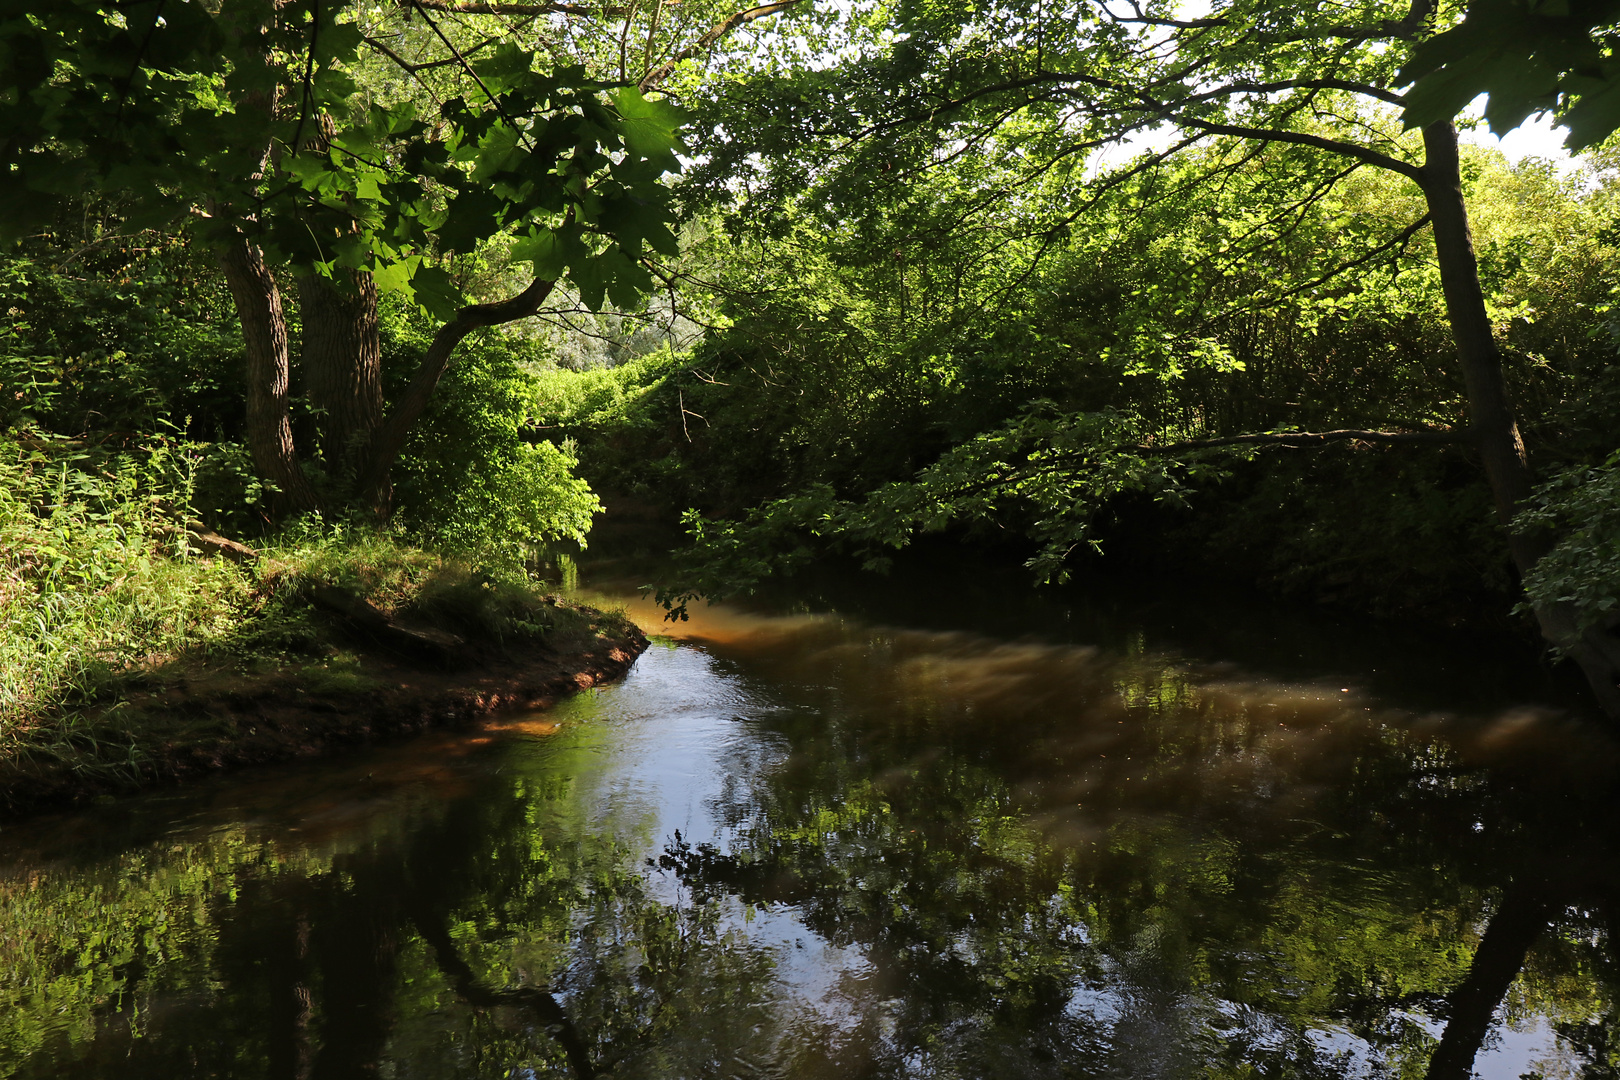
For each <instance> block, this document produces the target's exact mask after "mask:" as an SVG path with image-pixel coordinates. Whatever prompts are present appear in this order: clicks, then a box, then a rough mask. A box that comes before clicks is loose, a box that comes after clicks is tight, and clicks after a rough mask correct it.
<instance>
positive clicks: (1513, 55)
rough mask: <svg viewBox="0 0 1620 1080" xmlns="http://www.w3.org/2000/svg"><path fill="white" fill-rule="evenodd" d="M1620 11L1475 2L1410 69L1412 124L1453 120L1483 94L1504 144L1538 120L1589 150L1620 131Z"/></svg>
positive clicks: (1404, 72) (1585, 5) (1417, 53)
mask: <svg viewBox="0 0 1620 1080" xmlns="http://www.w3.org/2000/svg"><path fill="white" fill-rule="evenodd" d="M1617 44H1620V5H1617V4H1615V3H1613V2H1612V0H1575V2H1573V3H1564V4H1540V5H1529V4H1521V3H1515V2H1514V0H1472V2H1471V3H1469V4H1468V11H1467V14H1466V15H1465V16H1464V18H1463V20H1462V22H1461V23H1459V24H1457V25H1456V26H1453V27H1451V28H1450V29H1447V30H1446V31H1445V32H1444V33H1441V34H1437V35H1435V36H1434V37H1431V38H1429V39H1428V40H1426V41H1423V42H1421V43H1420V44H1419V45H1418V47H1417V48H1416V49H1415V50H1413V53H1412V57H1411V59H1410V60H1409V61H1407V63H1406V66H1405V67H1403V68H1402V69H1401V76H1400V77H1401V78H1402V80H1403V81H1407V82H1411V83H1413V86H1412V89H1411V91H1410V93H1409V94H1408V96H1407V103H1406V110H1405V116H1406V120H1407V122H1408V123H1409V124H1412V125H1413V126H1422V125H1424V124H1430V123H1434V122H1435V121H1437V120H1446V119H1449V118H1450V117H1452V116H1454V115H1456V114H1457V113H1459V112H1461V111H1462V109H1463V108H1464V107H1465V106H1467V105H1468V103H1469V102H1471V101H1473V100H1474V99H1475V98H1476V97H1478V96H1479V95H1481V94H1488V95H1489V100H1488V101H1487V103H1486V106H1485V119H1486V120H1487V121H1489V122H1490V125H1491V130H1493V131H1495V132H1496V133H1497V134H1499V135H1505V134H1506V133H1507V132H1508V131H1510V130H1512V129H1513V128H1516V127H1518V126H1519V124H1521V123H1523V122H1524V119H1525V117H1527V116H1529V115H1530V114H1531V113H1533V112H1537V113H1539V112H1548V111H1550V112H1552V113H1553V115H1554V117H1555V119H1556V120H1557V121H1558V122H1559V123H1560V124H1561V125H1563V126H1565V127H1568V128H1569V137H1568V138H1567V139H1565V145H1567V146H1568V147H1569V148H1570V149H1571V150H1584V149H1586V148H1587V147H1589V146H1592V145H1594V144H1596V143H1599V142H1602V141H1603V140H1604V139H1606V138H1607V137H1608V136H1609V135H1611V134H1612V133H1613V132H1614V131H1615V130H1616V129H1617V128H1620V57H1617V55H1616V46H1617Z"/></svg>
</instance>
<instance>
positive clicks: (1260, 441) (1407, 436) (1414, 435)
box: [1122, 428, 1475, 454]
mask: <svg viewBox="0 0 1620 1080" xmlns="http://www.w3.org/2000/svg"><path fill="white" fill-rule="evenodd" d="M1474 438H1475V436H1474V433H1473V432H1472V431H1470V430H1469V429H1467V428H1419V429H1417V430H1415V431H1361V430H1358V429H1354V428H1349V429H1342V430H1338V431H1266V432H1260V433H1258V434H1253V435H1228V436H1225V437H1224V438H1219V439H1191V440H1189V441H1187V442H1178V443H1165V444H1164V445H1163V446H1127V447H1122V449H1126V450H1134V451H1136V452H1137V453H1141V454H1171V453H1179V452H1180V451H1183V450H1208V449H1211V448H1213V447H1218V446H1251V445H1280V446H1322V445H1324V444H1326V443H1330V442H1374V443H1429V444H1435V443H1471V442H1473V441H1474Z"/></svg>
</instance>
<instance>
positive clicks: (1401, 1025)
mask: <svg viewBox="0 0 1620 1080" xmlns="http://www.w3.org/2000/svg"><path fill="white" fill-rule="evenodd" d="M604 580H605V579H604ZM592 595H595V596H597V597H598V598H605V599H606V600H608V601H609V602H618V603H624V604H626V605H627V606H628V607H629V608H630V609H631V613H632V615H634V616H635V617H636V618H637V619H638V621H641V622H642V623H643V625H644V626H645V627H646V628H647V629H648V630H649V631H650V632H653V633H655V634H659V635H662V636H659V637H657V638H656V639H655V641H654V644H653V646H652V647H651V648H650V649H649V650H648V652H647V653H646V654H645V655H643V656H642V657H641V659H640V660H639V661H638V662H637V663H636V665H635V667H634V668H633V669H632V670H631V672H630V674H629V675H628V676H627V677H626V678H625V679H624V680H623V681H621V682H619V683H617V684H615V685H611V686H607V687H602V688H599V689H597V690H594V691H590V692H588V693H585V694H582V695H579V696H577V697H575V698H572V699H570V700H567V701H564V702H563V703H561V704H559V705H558V706H557V707H555V708H553V709H551V710H549V711H547V712H544V713H538V714H533V715H524V716H515V717H507V718H503V719H501V720H499V721H497V722H494V723H491V724H489V725H487V726H485V727H483V728H480V729H478V730H476V731H471V732H468V731H460V732H441V733H435V734H430V735H426V736H423V737H420V738H417V739H414V740H411V741H409V742H405V743H400V744H395V745H390V746H383V747H377V748H372V749H368V750H364V751H358V752H355V753H353V754H350V755H347V756H345V757H342V758H337V759H332V760H328V761H324V762H319V763H313V764H300V765H295V766H287V767H278V768H273V769H264V770H257V771H252V772H247V773H239V774H235V775H231V776H225V777H219V778H216V779H212V780H210V781H207V782H204V783H201V784H198V785H195V786H192V787H189V788H186V789H181V790H176V791H162V792H155V793H151V794H148V795H144V796H140V797H137V798H132V799H129V800H124V801H120V802H118V803H115V804H111V805H106V806H98V807H94V808H91V809H89V810H87V811H84V812H80V813H75V814H71V815H59V816H54V817H48V818H41V819H36V820H33V821H28V822H24V823H20V824H15V825H10V826H7V827H6V828H5V829H4V830H0V1075H4V1076H8V1077H11V1076H15V1077H30V1078H32V1077H68V1076H72V1077H78V1076H86V1077H88V1076H96V1077H105V1076H118V1077H122V1078H147V1077H152V1078H156V1077H163V1078H175V1077H238V1076H240V1077H274V1078H280V1077H289V1078H290V1077H311V1078H321V1077H358V1076H377V1077H399V1078H405V1077H412V1078H418V1077H419V1078H424V1080H426V1078H433V1080H445V1078H451V1077H469V1078H470V1077H483V1078H507V1080H520V1078H521V1080H528V1078H539V1077H559V1078H560V1077H576V1078H577V1077H588V1076H594V1077H602V1078H605V1077H609V1076H612V1077H617V1078H620V1080H628V1078H649V1080H650V1078H676V1077H681V1078H684V1077H694V1078H695V1077H715V1078H722V1077H793V1078H833V1077H838V1078H846V1077H849V1078H856V1077H873V1078H878V1077H882V1078H889V1077H894V1078H899V1077H908V1078H909V1077H951V1078H958V1077H959V1078H963V1080H967V1078H1003V1077H1005V1078H1044V1077H1054V1078H1056V1077H1118V1078H1121V1080H1125V1078H1130V1080H1150V1078H1166V1080H1181V1078H1190V1077H1212V1078H1213V1077H1220V1078H1240V1077H1334V1078H1338V1077H1422V1076H1425V1075H1429V1076H1434V1077H1459V1078H1460V1077H1465V1076H1467V1075H1468V1069H1469V1067H1470V1063H1471V1064H1472V1067H1473V1069H1474V1070H1476V1071H1477V1073H1478V1075H1480V1076H1483V1077H1486V1078H1489V1080H1495V1078H1504V1080H1507V1078H1518V1077H1521V1076H1524V1077H1537V1078H1549V1080H1550V1078H1552V1077H1599V1076H1612V1075H1614V1074H1615V1069H1616V1066H1617V1064H1620V1023H1617V1010H1616V995H1617V990H1620V964H1617V961H1620V956H1617V955H1616V951H1615V948H1614V944H1613V942H1614V936H1615V928H1616V926H1617V922H1616V918H1617V914H1620V906H1617V902H1620V888H1617V884H1620V870H1617V867H1620V860H1617V859H1616V840H1617V837H1620V828H1617V824H1620V811H1617V810H1616V809H1615V804H1616V802H1617V800H1615V799H1614V798H1613V794H1614V787H1615V785H1614V783H1613V781H1612V780H1611V777H1613V776H1615V775H1617V772H1616V770H1617V755H1616V751H1615V748H1614V744H1613V743H1612V742H1611V741H1610V740H1609V739H1607V738H1606V737H1604V736H1603V735H1602V734H1601V733H1599V732H1598V731H1597V730H1596V729H1595V728H1594V726H1593V725H1591V724H1590V723H1589V722H1587V721H1584V720H1582V719H1581V717H1580V716H1579V715H1577V713H1578V709H1575V710H1572V709H1571V708H1570V706H1569V705H1568V703H1567V701H1564V700H1563V699H1562V698H1561V694H1562V693H1563V691H1561V690H1560V689H1559V688H1558V686H1557V685H1556V684H1552V683H1549V682H1548V681H1547V679H1546V678H1545V676H1544V675H1543V673H1541V672H1540V671H1539V669H1537V668H1536V667H1535V665H1534V664H1531V663H1529V662H1528V661H1526V660H1525V659H1524V658H1522V657H1520V656H1518V655H1517V654H1516V653H1514V652H1513V651H1512V650H1511V649H1506V648H1499V647H1497V646H1494V645H1491V644H1490V643H1481V642H1478V641H1474V640H1470V639H1464V638H1459V637H1451V636H1445V635H1438V634H1433V633H1429V632H1424V631H1417V630H1401V629H1397V628H1391V627H1381V626H1378V625H1377V624H1371V623H1366V624H1356V623H1346V622H1344V621H1343V620H1335V619H1333V618H1331V617H1329V616H1326V615H1323V614H1320V613H1309V612H1307V613H1299V612H1287V611H1281V610H1272V609H1267V608H1265V607H1264V606H1254V605H1248V606H1245V605H1244V604H1243V603H1240V602H1238V601H1230V602H1228V601H1223V600H1221V599H1219V598H1214V599H1212V598H1210V597H1207V596H1191V595H1182V594H1179V593H1178V592H1177V591H1176V590H1175V589H1173V588H1160V589H1159V590H1158V591H1157V592H1151V591H1150V592H1149V593H1143V592H1142V591H1141V590H1136V589H1130V588H1117V587H1116V588H1113V589H1092V590H1090V591H1088V590H1086V589H1071V590H1068V591H1052V592H1045V593H1032V592H1029V591H1028V590H1025V589H1023V588H1022V586H1021V585H1018V584H1009V583H1008V582H1006V581H1001V580H998V579H995V578H994V577H993V576H988V577H987V576H984V575H979V574H974V573H971V572H968V571H965V570H951V569H949V568H948V567H946V568H944V569H940V568H937V567H936V568H933V569H928V568H923V569H914V570H911V571H907V572H906V573H903V574H902V575H901V576H900V577H898V578H895V579H888V580H883V579H876V578H869V577H861V578H858V579H857V578H849V579H841V580H839V581H836V582H834V583H832V584H829V585H825V586H823V587H818V588H809V587H805V588H802V589H800V591H799V592H798V593H796V594H784V595H783V596H781V597H779V598H777V600H775V601H773V602H769V603H767V602H763V601H761V602H759V603H756V604H754V605H752V606H750V607H728V606H724V605H722V606H717V607H712V608H711V607H702V606H698V607H694V608H693V609H692V618H691V621H689V622H686V623H680V624H674V625H670V624H663V623H660V622H659V620H658V613H657V611H656V610H655V609H653V608H652V606H651V605H650V604H648V603H646V602H645V601H643V600H640V599H638V598H637V596H636V594H635V593H634V592H633V591H628V590H625V589H623V588H615V587H613V586H610V585H606V584H599V585H598V586H597V590H596V592H595V593H593V594H592Z"/></svg>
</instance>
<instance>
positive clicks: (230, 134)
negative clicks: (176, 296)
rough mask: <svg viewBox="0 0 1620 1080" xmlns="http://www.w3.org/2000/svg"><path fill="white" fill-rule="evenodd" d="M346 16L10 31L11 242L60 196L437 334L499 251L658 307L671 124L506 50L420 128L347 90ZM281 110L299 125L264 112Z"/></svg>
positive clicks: (195, 15)
mask: <svg viewBox="0 0 1620 1080" xmlns="http://www.w3.org/2000/svg"><path fill="white" fill-rule="evenodd" d="M351 7H352V5H351V4H350V3H348V2H347V0H321V2H318V3H314V4H311V5H307V6H304V5H301V6H299V7H297V8H296V9H288V10H285V11H280V10H278V9H277V6H276V5H272V4H270V3H268V2H267V0H231V2H228V3H225V4H223V5H221V6H220V7H219V8H218V9H217V10H215V9H212V8H210V7H208V6H206V5H203V4H185V5H182V7H181V9H180V10H178V11H176V12H166V11H165V10H164V8H165V5H163V4H161V3H157V2H155V0H154V2H151V3H137V4H133V5H130V6H129V7H128V9H127V10H124V11H117V12H109V11H107V10H105V9H104V6H103V5H100V4H96V3H92V2H90V0H69V2H64V3H61V4H53V5H51V7H50V9H49V10H48V11H46V12H42V13H21V12H19V13H14V14H10V15H7V16H5V17H4V18H3V19H0V40H4V41H5V42H6V44H7V48H6V49H5V51H4V52H3V53H0V55H3V56H4V57H5V61H4V66H3V67H0V85H3V86H6V87H10V88H11V89H10V90H9V91H8V97H7V99H6V100H5V102H4V114H3V115H4V116H5V117H6V129H7V130H8V131H9V132H11V133H12V134H11V135H10V136H9V137H8V138H7V140H6V142H5V143H4V148H3V157H4V161H5V163H6V165H7V171H6V172H5V174H4V180H3V184H4V192H5V202H6V206H7V216H6V218H5V220H4V227H5V231H6V233H7V234H8V235H10V236H13V237H15V236H18V235H23V234H26V233H27V232H28V231H29V230H30V229H31V228H32V227H33V226H34V225H35V224H36V221H37V215H38V214H39V212H40V210H41V209H44V210H45V211H46V212H50V211H51V209H52V203H51V199H50V196H53V195H54V194H55V193H57V192H60V191H63V190H86V189H100V190H105V191H110V192H117V193H119V194H120V195H121V196H122V197H123V198H125V199H126V200H132V201H130V202H129V203H128V205H127V206H126V208H125V216H126V220H128V221H130V222H133V223H136V224H138V225H140V224H145V225H151V224H159V223H162V224H170V223H174V222H177V221H179V220H181V219H183V217H184V216H185V215H187V214H197V215H202V225H201V226H200V227H201V230H202V234H203V235H204V236H206V237H208V238H210V239H211V240H213V241H216V242H227V241H229V240H230V239H231V237H233V236H234V235H236V233H237V231H238V230H239V229H241V230H246V232H247V233H248V235H250V236H251V237H252V238H253V239H254V240H256V241H257V242H258V243H259V244H260V246H261V247H263V248H264V249H265V250H266V252H267V253H268V254H269V256H270V258H271V260H272V262H285V261H290V262H292V263H294V264H296V265H300V266H304V267H315V268H317V269H319V270H320V271H321V272H323V273H328V274H330V273H331V272H332V271H333V268H335V267H339V266H342V267H351V268H357V269H364V270H370V271H373V272H374V273H375V275H376V279H377V282H378V285H379V286H380V287H382V288H384V289H393V290H397V291H402V292H405V293H406V294H408V295H410V296H413V297H414V298H415V299H416V300H417V301H418V302H419V303H421V304H422V305H423V306H424V307H426V308H427V309H429V310H431V311H433V312H434V313H435V314H437V315H438V316H439V317H441V318H449V317H450V316H451V315H453V313H454V311H455V308H456V307H457V306H458V303H459V300H460V298H459V295H458V292H457V290H456V287H455V284H454V281H453V279H452V278H451V276H450V275H449V274H448V272H447V271H446V270H445V268H444V267H443V266H442V265H440V259H441V256H443V255H445V254H448V253H451V252H470V251H472V250H474V249H475V248H476V247H477V246H478V245H479V243H481V242H482V241H484V240H487V239H489V238H490V237H492V236H494V235H496V234H497V233H500V232H505V231H512V232H515V234H516V236H517V237H518V248H517V250H516V251H515V257H517V258H519V259H522V260H525V261H530V262H532V263H533V265H534V272H535V276H536V277H539V278H542V279H545V280H553V279H557V278H561V277H563V276H564V275H565V274H566V275H568V277H569V279H570V280H571V281H572V282H573V284H574V285H575V286H576V287H577V288H578V290H579V291H580V294H581V295H582V296H583V297H584V298H585V300H586V303H587V304H588V305H589V306H591V307H593V308H594V307H599V306H600V305H601V304H602V302H603V298H604V296H606V295H608V294H609V293H611V295H612V298H613V299H614V301H615V302H617V303H621V304H633V303H634V301H635V299H636V297H637V295H638V291H645V290H646V289H648V288H650V287H651V279H650V277H649V276H648V275H647V272H646V270H645V269H644V268H642V267H641V265H640V263H639V261H638V260H639V258H640V256H641V254H642V252H643V250H644V248H645V247H648V246H650V248H651V249H653V250H659V251H664V252H666V253H669V254H673V253H674V251H675V239H674V236H673V234H672V233H671V232H670V231H669V229H668V227H667V222H668V221H669V220H670V211H669V210H668V208H667V204H668V192H667V189H666V188H665V187H664V185H663V184H662V182H661V178H662V177H663V175H664V174H665V173H672V172H676V171H678V170H679V163H678V161H677V159H676V157H675V151H676V150H677V149H679V148H680V142H679V139H678V137H677V136H676V134H675V132H676V128H677V127H678V126H679V124H680V123H681V114H680V113H679V111H678V110H676V109H675V108H674V106H673V105H671V104H669V103H667V102H662V101H649V100H648V99H647V98H645V97H643V96H642V95H641V93H640V92H639V91H637V90H636V89H635V88H633V87H618V88H614V87H612V86H611V85H610V84H606V83H602V82H599V81H596V80H594V79H591V78H588V77H587V76H586V73H585V71H584V69H583V68H580V67H577V66H573V67H570V66H561V67H559V66H557V65H555V63H554V62H553V61H552V60H551V58H550V57H549V56H545V55H543V53H541V52H537V51H536V49H534V48H531V49H524V48H523V47H521V46H519V45H518V44H517V43H516V42H515V41H513V40H510V39H509V40H505V41H503V42H501V43H500V44H499V45H498V46H497V47H496V48H495V49H494V50H491V51H490V52H488V53H486V54H484V55H481V56H479V57H478V58H477V59H476V60H475V61H473V62H471V65H470V66H469V68H468V71H469V74H470V76H471V78H472V79H473V80H474V82H475V84H476V87H477V91H476V93H475V94H474V95H473V96H472V97H471V98H470V99H469V97H466V96H455V97H451V98H450V99H448V100H446V101H444V102H443V104H442V105H441V106H440V109H439V113H440V115H439V116H438V117H437V118H433V119H431V120H430V119H426V118H419V117H418V116H417V107H416V105H415V103H414V102H413V101H412V100H410V99H409V98H408V97H407V98H406V99H405V100H403V101H387V100H378V99H377V98H376V97H375V96H374V95H373V94H371V93H365V92H362V90H361V87H360V86H359V84H358V83H357V82H356V81H355V79H354V78H353V76H352V74H351V73H350V71H351V69H352V67H353V66H354V65H355V64H356V63H357V62H358V55H359V49H360V47H361V46H362V45H363V43H364V40H365V36H364V35H363V34H362V32H361V30H360V28H359V27H358V26H357V25H356V23H355V21H354V13H353V12H352V11H351V10H350V8H351ZM537 64H538V65H540V68H541V69H542V70H537V67H536V65H537ZM283 92H288V93H289V94H290V96H292V97H293V98H294V102H293V107H292V108H287V109H282V108H276V107H273V105H272V102H273V101H274V99H275V98H276V96H277V95H279V94H281V93H283ZM323 116H327V117H330V118H332V120H333V121H334V128H333V130H331V131H330V132H329V133H324V132H322V130H321V126H322V122H323V121H322V117H323ZM317 135H320V136H321V140H320V141H321V142H322V143H323V148H322V149H320V150H319V151H314V150H311V149H310V148H309V146H308V144H307V141H308V140H309V139H311V138H314V137H316V136H317Z"/></svg>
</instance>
